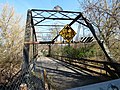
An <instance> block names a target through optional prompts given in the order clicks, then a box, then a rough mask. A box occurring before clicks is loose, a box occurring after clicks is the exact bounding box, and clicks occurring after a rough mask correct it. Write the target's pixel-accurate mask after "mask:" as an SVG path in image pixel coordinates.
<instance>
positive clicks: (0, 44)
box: [0, 4, 24, 83]
mask: <svg viewBox="0 0 120 90" xmlns="http://www.w3.org/2000/svg"><path fill="white" fill-rule="evenodd" d="M21 20H22V18H21V16H20V15H17V14H15V11H14V8H13V7H11V6H9V5H8V4H5V5H3V6H2V11H1V13H0V78H1V81H0V82H2V83H5V82H8V81H9V79H10V78H11V77H12V76H13V75H14V74H15V73H16V72H17V71H18V70H19V69H20V66H21V62H22V46H23V35H24V34H23V25H21Z"/></svg>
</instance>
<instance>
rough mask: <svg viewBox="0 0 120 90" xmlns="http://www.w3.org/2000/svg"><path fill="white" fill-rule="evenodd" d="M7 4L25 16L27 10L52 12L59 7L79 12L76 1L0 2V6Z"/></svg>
mask: <svg viewBox="0 0 120 90" xmlns="http://www.w3.org/2000/svg"><path fill="white" fill-rule="evenodd" d="M4 3H8V4H9V5H12V6H13V7H14V8H15V11H16V12H17V13H20V14H22V15H25V14H26V12H27V10H28V9H34V8H35V9H36V8H37V9H47V10H52V9H53V8H54V7H55V6H57V5H59V6H61V7H62V9H63V10H70V11H80V8H79V6H80V5H79V3H78V0H0V4H4Z"/></svg>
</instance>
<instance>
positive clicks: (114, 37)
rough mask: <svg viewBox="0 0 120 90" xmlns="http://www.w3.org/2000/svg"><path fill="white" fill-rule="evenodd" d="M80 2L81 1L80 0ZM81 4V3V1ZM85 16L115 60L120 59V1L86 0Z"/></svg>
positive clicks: (83, 5) (84, 6) (84, 5)
mask: <svg viewBox="0 0 120 90" xmlns="http://www.w3.org/2000/svg"><path fill="white" fill-rule="evenodd" d="M78 1H79V0H78ZM79 3H80V4H81V2H80V1H79ZM83 3H84V4H83ZM83 3H82V4H81V5H82V7H83V14H84V15H85V16H86V17H87V18H88V19H89V20H90V22H91V23H92V24H93V25H94V27H95V29H96V32H97V33H98V37H99V38H100V39H102V40H104V41H105V44H106V45H107V46H108V48H109V50H110V51H111V52H112V55H113V56H114V58H115V59H118V60H119V59H120V57H119V56H120V55H119V53H120V52H119V51H120V47H119V45H118V44H120V42H119V39H120V31H119V30H120V2H119V0H84V2H83ZM116 50H117V51H116Z"/></svg>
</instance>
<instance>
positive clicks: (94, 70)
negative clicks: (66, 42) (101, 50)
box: [52, 55, 120, 79]
mask: <svg viewBox="0 0 120 90" xmlns="http://www.w3.org/2000/svg"><path fill="white" fill-rule="evenodd" d="M52 57H53V58H55V59H57V60H60V61H62V62H65V63H67V64H70V65H72V66H74V67H76V68H78V69H79V70H81V71H84V72H86V73H88V74H91V75H102V76H105V77H110V78H111V79H115V78H120V71H117V70H115V69H114V68H112V67H111V66H112V65H116V66H117V67H120V64H119V63H112V62H107V61H97V60H89V59H85V58H73V57H68V56H59V55H52Z"/></svg>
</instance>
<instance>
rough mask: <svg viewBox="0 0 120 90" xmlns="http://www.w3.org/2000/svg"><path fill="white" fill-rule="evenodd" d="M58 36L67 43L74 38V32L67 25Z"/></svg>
mask: <svg viewBox="0 0 120 90" xmlns="http://www.w3.org/2000/svg"><path fill="white" fill-rule="evenodd" d="M59 34H60V35H61V36H62V37H63V38H64V39H65V40H66V41H67V42H70V41H71V40H72V39H73V37H74V36H75V34H76V32H75V31H74V30H73V29H72V28H71V27H70V26H69V25H68V24H67V25H65V27H64V28H63V29H62V30H61V31H60V32H59Z"/></svg>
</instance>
